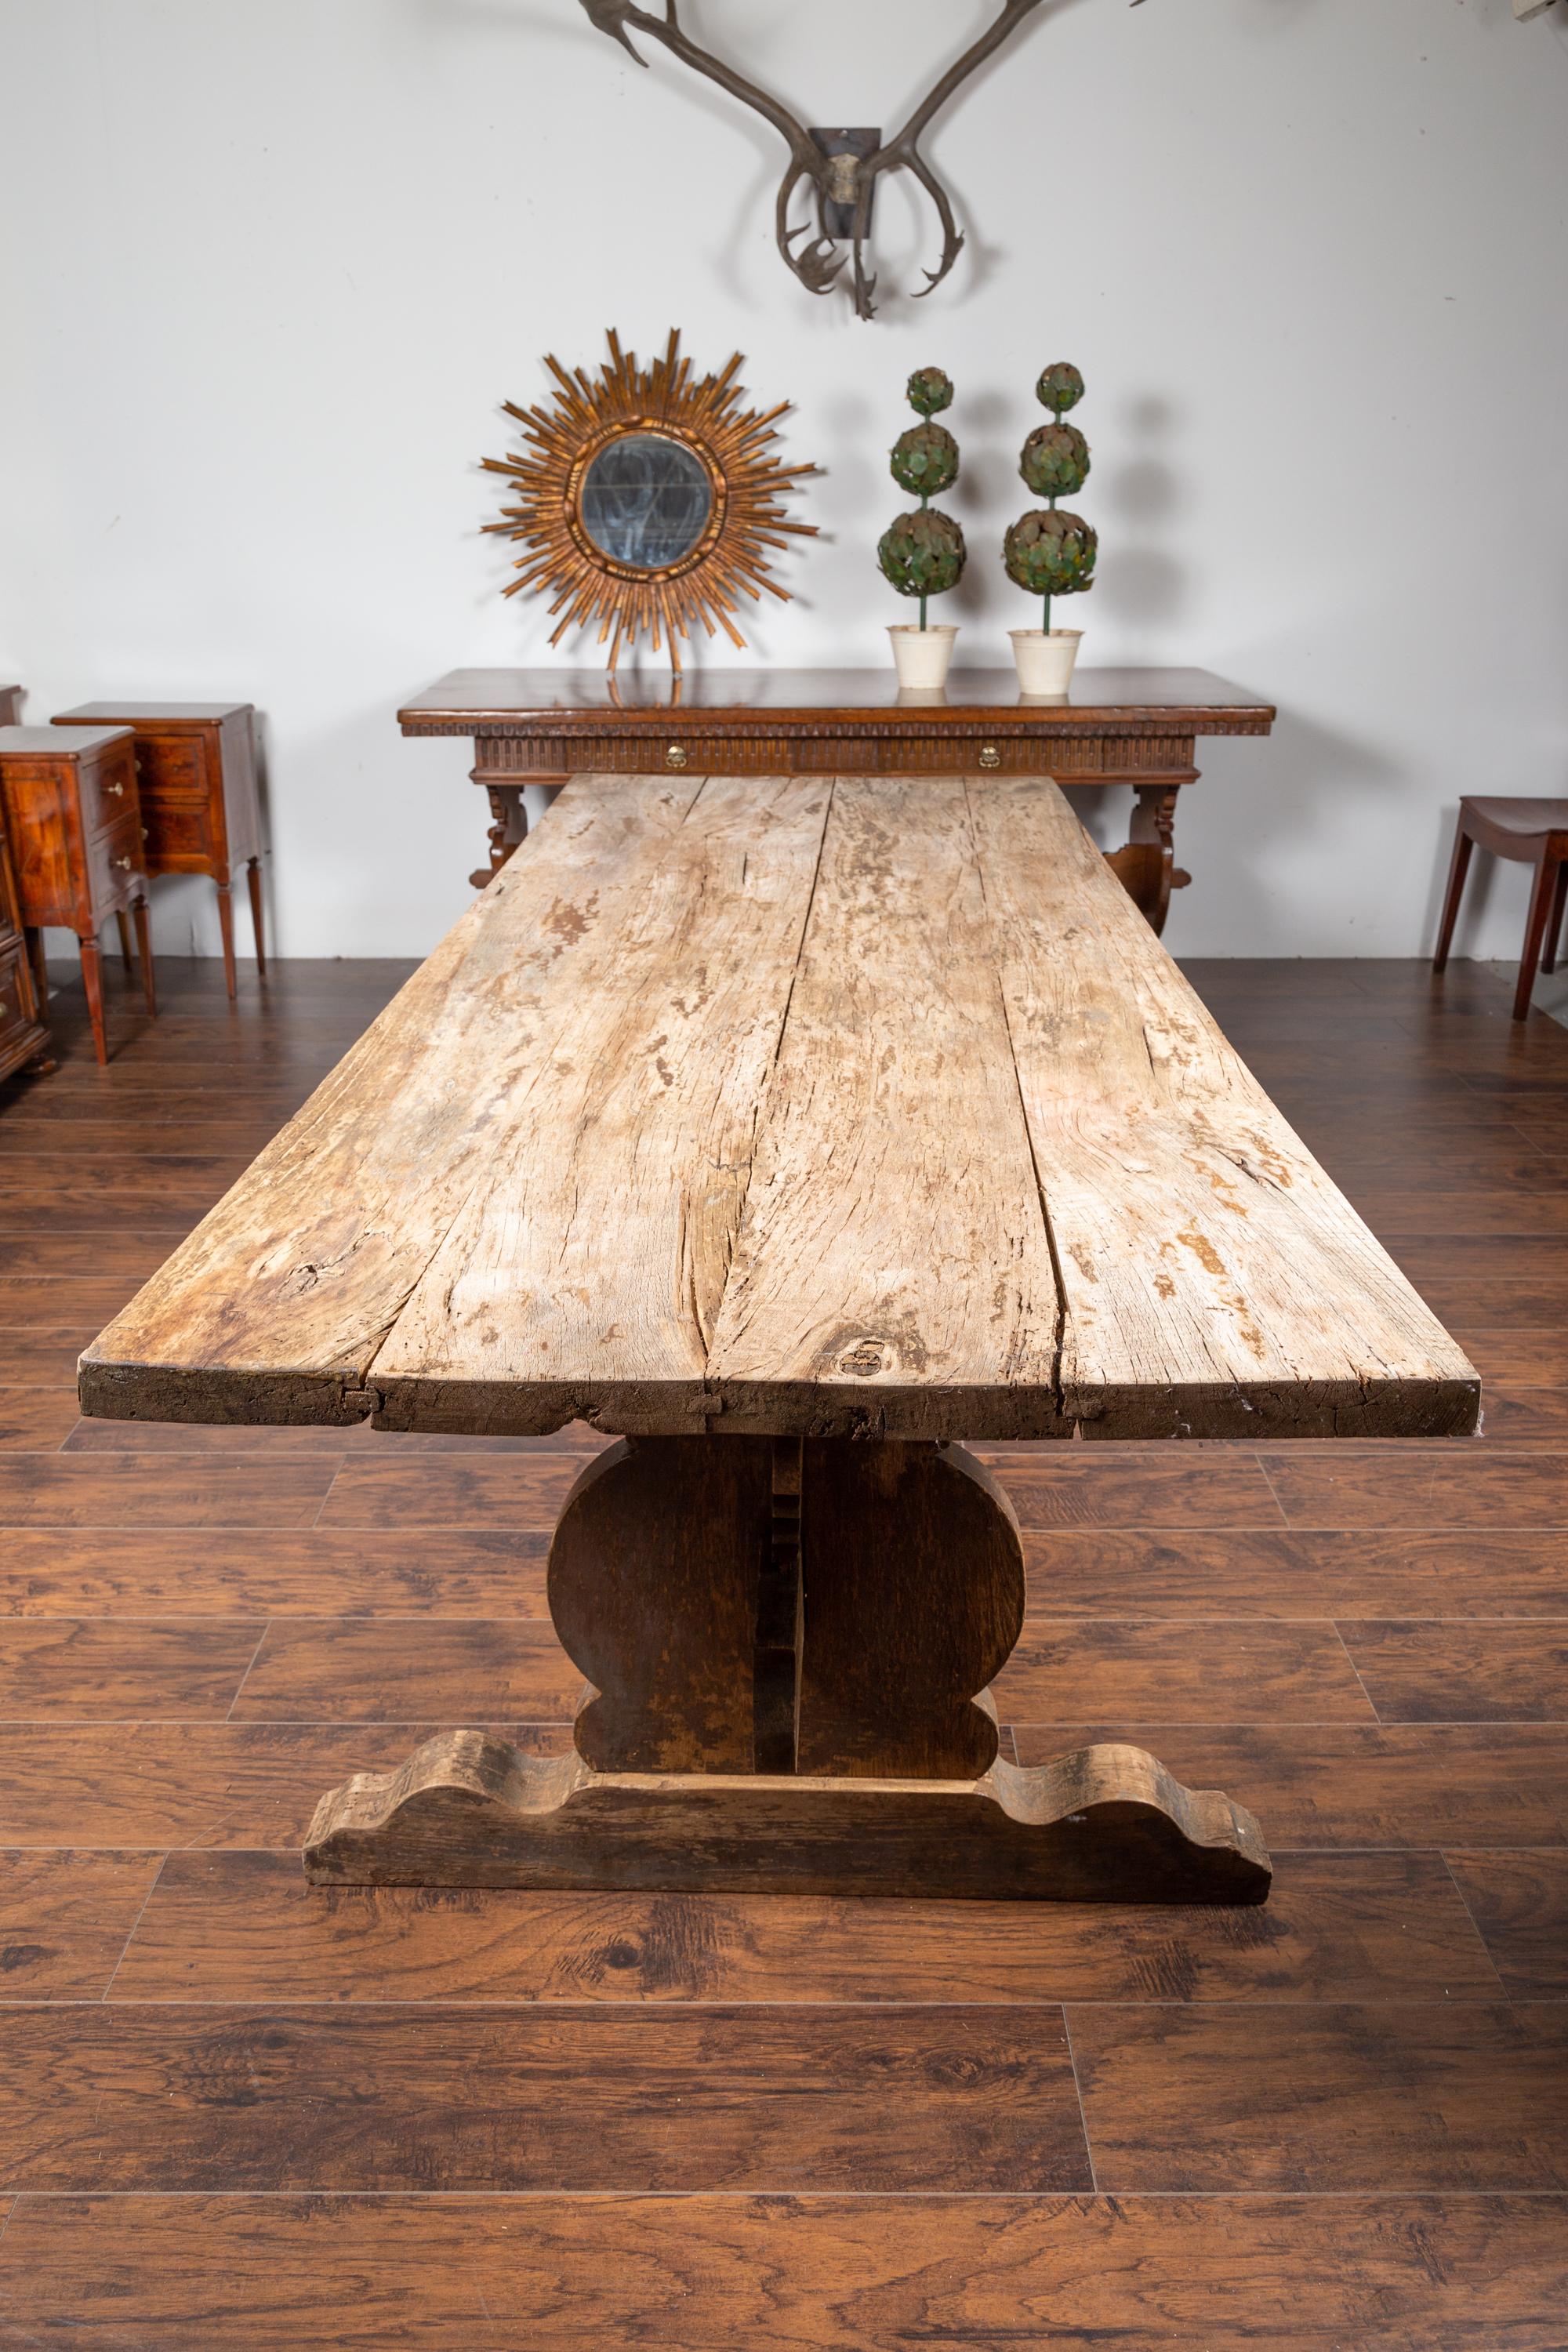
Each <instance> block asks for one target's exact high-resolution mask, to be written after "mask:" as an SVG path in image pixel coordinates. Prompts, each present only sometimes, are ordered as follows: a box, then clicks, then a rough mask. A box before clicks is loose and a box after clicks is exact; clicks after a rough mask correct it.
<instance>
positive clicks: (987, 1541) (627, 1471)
mask: <svg viewBox="0 0 1568 2352" xmlns="http://www.w3.org/2000/svg"><path fill="white" fill-rule="evenodd" d="M550 1604H551V1612H552V1617H553V1620H554V1623H555V1629H556V1632H557V1633H558V1634H559V1636H560V1638H561V1641H562V1643H563V1646H564V1647H565V1649H566V1651H567V1653H568V1654H569V1655H570V1656H571V1657H572V1658H573V1659H574V1661H575V1663H576V1664H578V1665H580V1666H581V1667H582V1668H583V1670H584V1673H585V1674H586V1675H588V1676H589V1678H590V1679H589V1686H588V1688H587V1690H586V1692H585V1693H584V1701H583V1704H582V1706H581V1707H580V1708H579V1711H578V1716H577V1721H576V1726H575V1732H574V1738H575V1745H576V1753H575V1754H574V1755H570V1756H561V1757H552V1758H547V1759H538V1758H533V1757H528V1756H525V1755H523V1754H522V1753H521V1750H519V1749H518V1748H514V1747H512V1746H511V1745H510V1743H509V1742H507V1741H505V1740H501V1739H497V1738H493V1737H491V1736H490V1735H489V1734H487V1733H484V1732H480V1731H453V1732H444V1733H441V1734H439V1735H438V1736H437V1737H436V1738H433V1739H430V1740H427V1741H426V1744H425V1746H424V1747H422V1748H419V1749H418V1750H417V1752H416V1754H415V1755H414V1756H413V1757H411V1758H410V1759H409V1760H408V1762H407V1763H406V1764H405V1765H404V1766H403V1768H402V1769H401V1770H399V1771H396V1772H392V1773H384V1774H382V1773H359V1774H356V1775H355V1777H354V1778H353V1780H348V1781H346V1782H345V1783H344V1784H343V1786H342V1788H340V1789H337V1790H333V1791H332V1793H331V1795H330V1796H327V1797H324V1798H323V1799H322V1801H321V1805H320V1806H319V1807H318V1809H317V1812H316V1817H315V1820H314V1821H313V1822H312V1823H311V1826H310V1835H309V1838H308V1841H307V1843H306V1849H305V1868H306V1872H307V1874H308V1876H309V1877H310V1879H312V1880H313V1881H314V1882H316V1883H317V1884H319V1885H345V1884H346V1885H414V1886H514V1887H536V1888H573V1887H578V1888H595V1887H616V1886H621V1887H626V1886H630V1887H638V1888H644V1889H650V1890H651V1889H663V1890H669V1891H679V1890H698V1891H719V1890H722V1889H725V1888H737V1889H738V1888H751V1889H753V1890H757V1891H761V1892H764V1893H768V1892H773V1893H781V1894H782V1893H795V1894H805V1893H813V1894H820V1895H855V1894H864V1895H928V1896H929V1895H952V1896H967V1897H976V1898H989V1899H993V1900H994V1899H998V1898H1006V1897H1022V1898H1027V1899H1033V1900H1046V1901H1062V1902H1084V1901H1107V1902H1117V1903H1227V1904H1250V1903H1261V1902H1263V1901H1264V1900H1265V1898H1266V1897H1267V1895H1268V1886H1269V1879H1270V1869H1269V1862H1268V1853H1267V1850H1266V1848H1265V1846H1264V1843H1263V1838H1262V1834H1261V1832H1260V1831H1259V1829H1258V1823H1257V1822H1255V1821H1254V1820H1253V1818H1252V1816H1251V1815H1250V1814H1249V1813H1247V1812H1246V1811H1244V1810H1243V1809H1242V1808H1241V1807H1240V1806H1238V1805H1237V1804H1235V1803H1233V1802H1232V1801H1231V1800H1230V1799H1229V1798H1228V1797H1225V1796H1222V1795H1219V1794H1218V1793H1216V1792H1215V1791H1214V1790H1199V1791H1195V1792H1194V1791H1193V1790H1187V1789H1184V1788H1182V1787H1181V1786H1180V1784H1179V1783H1178V1782H1176V1781H1175V1780H1173V1779H1172V1778H1171V1776H1170V1774H1169V1773H1168V1772H1167V1771H1166V1770H1165V1769H1164V1767H1163V1765H1162V1764H1160V1763H1159V1762H1158V1761H1157V1760H1156V1759H1154V1758H1153V1757H1152V1756H1149V1755H1147V1754H1145V1753H1144V1752H1143V1750H1142V1749H1141V1748H1128V1747H1121V1746H1117V1745H1112V1744H1105V1745H1100V1746H1096V1747H1091V1748H1079V1749H1077V1750H1075V1751H1074V1752H1073V1753H1071V1754H1069V1755H1065V1756H1061V1757H1058V1758H1057V1759H1055V1760H1054V1761H1053V1762H1051V1763H1049V1764H1045V1765H1040V1766H1036V1767H1033V1768H1030V1769H1022V1768H1020V1767H1018V1766H1016V1765H1014V1764H1010V1763H1008V1762H1007V1761H1006V1760H1005V1759H1003V1758H1001V1757H1000V1756H999V1755H998V1753H997V1749H998V1733H997V1727H996V1719H995V1710H994V1706H992V1704H991V1702H990V1699H989V1696H988V1693H987V1687H986V1686H987V1685H988V1684H989V1683H990V1681H991V1679H992V1678H993V1676H994V1675H996V1674H997V1673H998V1672H999V1671H1000V1669H1001V1667H1002V1666H1003V1665H1004V1664H1005V1661H1006V1659H1007V1656H1008V1654H1009V1653H1010V1652H1011V1650H1012V1648H1013V1646H1014V1643H1016V1640H1017V1638H1018V1633H1019V1631H1020V1629H1021V1626H1022V1622H1023V1611H1024V1568H1023V1549H1022V1545H1021V1543H1020V1540H1019V1537H1018V1530H1017V1523H1016V1519H1015V1517H1014V1515H1013V1511H1012V1508H1011V1506H1010V1505H1009V1503H1008V1501H1007V1499H1006V1496H1005V1494H1004V1493H1003V1491H1002V1489H1001V1488H1000V1487H999V1486H997V1484H996V1482H995V1481H994V1479H993V1478H992V1477H991V1475H990V1474H989V1473H988V1472H987V1471H986V1470H985V1469H984V1467H983V1465H981V1464H979V1463H978V1462H976V1461H974V1460H973V1458H972V1457H971V1456H970V1455H968V1454H965V1453H964V1452H963V1449H962V1448H961V1447H958V1446H954V1445H939V1444H906V1443H893V1442H886V1441H875V1440H872V1441H866V1442H859V1441H855V1440H849V1439H806V1440H805V1441H804V1442H803V1441H801V1440H800V1439H798V1438H757V1437H679V1438H647V1439H642V1438H638V1439H630V1440H627V1439H623V1440H621V1441H620V1442H619V1443H618V1444H616V1445H614V1446H612V1447H610V1448H609V1449H608V1450H607V1451H606V1452H605V1453H604V1454H599V1455H597V1456H596V1457H595V1459H594V1460H593V1461H592V1462H591V1463H590V1464H589V1465H587V1467H586V1468H585V1469H584V1471H583V1473H582V1475H580V1477H579V1478H578V1479H577V1482H576V1484H575V1485H574V1487H573V1489H572V1492H571V1494H570V1495H569V1496H568V1497H567V1499H566V1503H565V1505H564V1507H563V1511H562V1515H561V1519H560V1522H559V1524H558V1526H557V1528H556V1531H555V1537H554V1540H553V1542H552V1547H551V1556H550Z"/></svg>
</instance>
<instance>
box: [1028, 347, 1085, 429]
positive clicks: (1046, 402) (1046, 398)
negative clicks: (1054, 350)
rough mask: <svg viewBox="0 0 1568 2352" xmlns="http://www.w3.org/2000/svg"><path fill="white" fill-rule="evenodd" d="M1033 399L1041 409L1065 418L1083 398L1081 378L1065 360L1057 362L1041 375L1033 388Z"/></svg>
mask: <svg viewBox="0 0 1568 2352" xmlns="http://www.w3.org/2000/svg"><path fill="white" fill-rule="evenodd" d="M1035 397H1036V399H1037V401H1038V402H1039V404H1040V406H1041V407H1042V408H1048V409H1050V410H1051V411H1052V412H1053V414H1054V415H1058V416H1065V415H1067V413H1068V409H1069V408H1076V407H1077V406H1078V404H1079V401H1080V400H1081V399H1082V398H1083V378H1082V376H1081V375H1079V372H1078V370H1077V368H1075V367H1073V366H1072V365H1071V364H1070V363H1069V362H1068V361H1067V360H1058V361H1057V362H1056V364H1055V366H1054V367H1048V368H1047V369H1045V370H1044V372H1043V373H1042V374H1041V376H1040V380H1039V382H1038V383H1037V385H1036V386H1035Z"/></svg>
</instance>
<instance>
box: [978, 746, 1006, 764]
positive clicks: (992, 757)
mask: <svg viewBox="0 0 1568 2352" xmlns="http://www.w3.org/2000/svg"><path fill="white" fill-rule="evenodd" d="M980 764H981V766H982V767H983V768H999V767H1000V766H1001V765H1002V754H1001V752H1000V751H998V750H997V749H996V746H995V744H994V743H987V744H986V745H985V746H984V750H983V751H981V754H980Z"/></svg>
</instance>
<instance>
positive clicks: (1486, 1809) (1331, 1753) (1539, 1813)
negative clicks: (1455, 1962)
mask: <svg viewBox="0 0 1568 2352" xmlns="http://www.w3.org/2000/svg"><path fill="white" fill-rule="evenodd" d="M1014 1738H1015V1740H1016V1744H1017V1751H1018V1760H1019V1762H1020V1763H1021V1764H1026V1765H1027V1764H1044V1763H1046V1762H1047V1761H1048V1760H1049V1759H1050V1758H1051V1757H1053V1756H1058V1755H1060V1753H1061V1751H1062V1749H1063V1748H1064V1747H1078V1746H1081V1745H1082V1744H1084V1743H1086V1742H1088V1741H1091V1740H1096V1739H1123V1740H1126V1741H1127V1742H1128V1743H1129V1744H1130V1745H1131V1746H1132V1747H1135V1748H1157V1749H1158V1751H1159V1753H1160V1755H1161V1757H1162V1759H1163V1761H1164V1763H1165V1765H1166V1768H1167V1769H1168V1770H1170V1771H1172V1772H1173V1773H1174V1774H1175V1776H1176V1778H1177V1779H1178V1780H1182V1781H1184V1783H1185V1784H1186V1785H1187V1786H1188V1787H1189V1788H1195V1789H1212V1788H1222V1789H1234V1790H1236V1791H1237V1795H1238V1796H1239V1797H1241V1798H1242V1799H1243V1800H1244V1801H1246V1803H1247V1804H1248V1805H1250V1806H1251V1807H1252V1808H1253V1809H1254V1810H1255V1811H1257V1813H1258V1816H1259V1818H1260V1819H1261V1820H1263V1821H1265V1822H1268V1832H1269V1835H1270V1837H1271V1838H1273V1839H1274V1841H1275V1843H1276V1847H1277V1848H1279V1847H1283V1848H1286V1849H1289V1848H1290V1847H1306V1848H1310V1849H1317V1850H1320V1851H1322V1850H1328V1849H1331V1848H1335V1847H1350V1846H1433V1845H1448V1846H1504V1845H1516V1846H1542V1847H1553V1848H1557V1849H1562V1848H1563V1847H1568V1730H1564V1729H1561V1728H1558V1727H1548V1726H1544V1725H1539V1724H1527V1723H1516V1724H1469V1723H1457V1724H1453V1723H1444V1724H1419V1725H1405V1724H1392V1725H1381V1724H1380V1725H1378V1726H1376V1727H1373V1726H1372V1725H1370V1724H1368V1725H1359V1726H1358V1725H1353V1724H1315V1723H1314V1724H1284V1725H1280V1726H1278V1727H1276V1726H1274V1725H1270V1724H1248V1725H1245V1726H1239V1727H1233V1726H1229V1725H1226V1726H1198V1725H1190V1724H1167V1723H1165V1722H1163V1721H1162V1720H1160V1719H1158V1717H1149V1716H1145V1717H1129V1716H1127V1715H1125V1714H1124V1713H1122V1712H1121V1710H1120V1709H1118V1710H1117V1711H1116V1712H1115V1713H1114V1714H1111V1715H1110V1716H1108V1717H1105V1718H1104V1719H1102V1720H1101V1721H1100V1722H1089V1723H1085V1722H1082V1721H1079V1722H1078V1723H1073V1724H1057V1723H1053V1724H1047V1725H1045V1726H1043V1727H1039V1728H1036V1727H1033V1726H1031V1725H1029V1724H1019V1725H1016V1727H1015V1729H1014Z"/></svg>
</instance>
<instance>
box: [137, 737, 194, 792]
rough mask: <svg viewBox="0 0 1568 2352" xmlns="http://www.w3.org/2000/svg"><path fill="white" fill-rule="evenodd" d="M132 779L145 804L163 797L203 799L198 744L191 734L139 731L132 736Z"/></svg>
mask: <svg viewBox="0 0 1568 2352" xmlns="http://www.w3.org/2000/svg"><path fill="white" fill-rule="evenodd" d="M136 781H137V783H138V784H139V785H140V787H141V791H142V800H143V801H144V802H145V803H150V804H152V805H154V806H155V805H156V804H157V803H158V802H160V801H164V800H176V801H185V802H188V801H192V800H204V801H205V799H206V798H207V793H208V783H207V770H206V761H205V758H204V756H203V750H202V745H201V743H200V741H199V740H198V739H197V738H195V736H191V735H148V734H139V735H138V736H137V739H136Z"/></svg>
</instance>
